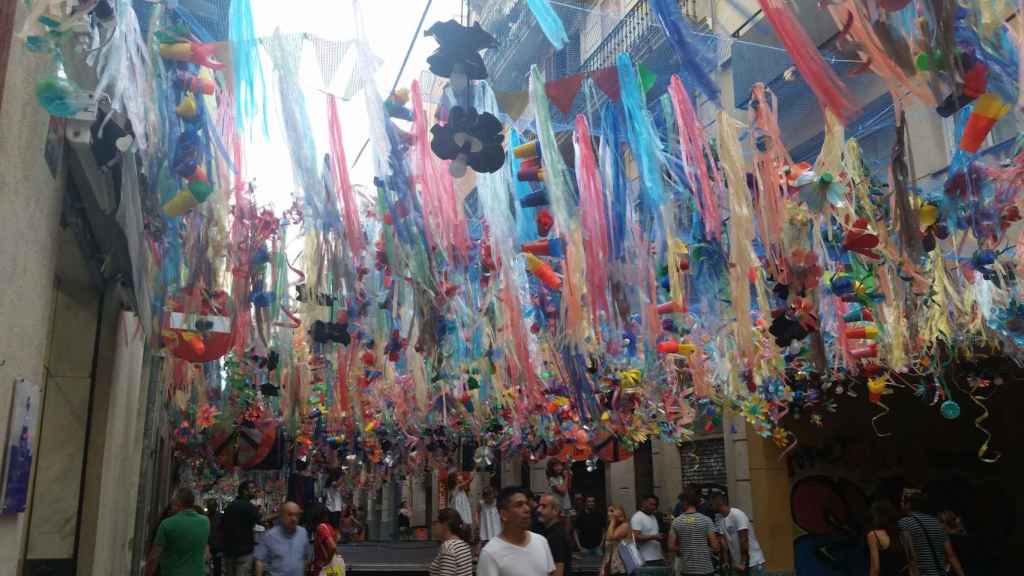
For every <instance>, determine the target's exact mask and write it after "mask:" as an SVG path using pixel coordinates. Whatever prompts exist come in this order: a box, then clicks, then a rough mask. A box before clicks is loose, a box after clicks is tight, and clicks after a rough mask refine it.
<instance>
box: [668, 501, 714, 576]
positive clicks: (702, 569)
mask: <svg viewBox="0 0 1024 576" xmlns="http://www.w3.org/2000/svg"><path fill="white" fill-rule="evenodd" d="M672 531H673V532H675V534H676V544H677V545H678V546H679V550H678V552H677V560H676V570H677V571H678V572H679V573H680V574H711V573H712V572H714V571H715V567H714V565H713V564H711V545H710V544H708V535H709V534H714V533H715V523H714V522H712V521H711V518H708V517H707V516H705V515H703V514H701V513H699V512H684V513H682V514H680V515H679V516H676V519H675V520H673V521H672Z"/></svg>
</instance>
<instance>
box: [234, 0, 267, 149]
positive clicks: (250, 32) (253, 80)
mask: <svg viewBox="0 0 1024 576" xmlns="http://www.w3.org/2000/svg"><path fill="white" fill-rule="evenodd" d="M228 18H229V23H228V38H229V39H230V41H231V62H232V71H233V72H234V75H235V76H234V79H235V85H234V90H235V124H236V126H237V127H238V131H239V133H243V132H244V130H245V125H246V124H247V123H249V122H250V121H251V120H252V119H254V118H256V115H257V114H259V115H261V116H262V117H263V134H264V135H269V129H268V128H267V114H266V112H265V111H266V109H267V85H266V81H265V80H264V78H263V65H262V64H261V63H260V52H259V46H260V44H259V39H258V38H256V31H255V29H254V27H253V23H252V5H251V3H250V0H232V2H231V9H230V11H229V14H228Z"/></svg>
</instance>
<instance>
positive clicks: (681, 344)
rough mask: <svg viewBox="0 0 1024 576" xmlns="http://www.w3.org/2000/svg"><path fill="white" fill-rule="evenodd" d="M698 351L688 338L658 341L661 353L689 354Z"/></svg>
mask: <svg viewBox="0 0 1024 576" xmlns="http://www.w3.org/2000/svg"><path fill="white" fill-rule="evenodd" d="M696 351H697V347H696V346H694V345H693V343H692V342H688V341H686V340H666V341H664V342H659V343H658V353H659V354H682V355H684V356H689V355H690V354H693V353H694V352H696Z"/></svg>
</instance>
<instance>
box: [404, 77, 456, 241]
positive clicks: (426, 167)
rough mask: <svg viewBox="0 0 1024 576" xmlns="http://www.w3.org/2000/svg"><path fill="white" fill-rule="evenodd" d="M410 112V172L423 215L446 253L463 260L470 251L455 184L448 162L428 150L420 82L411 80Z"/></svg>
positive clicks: (428, 140) (427, 134)
mask: <svg viewBox="0 0 1024 576" xmlns="http://www.w3.org/2000/svg"><path fill="white" fill-rule="evenodd" d="M412 112H413V131H412V136H413V149H414V157H413V162H414V164H413V168H414V170H413V172H414V180H415V181H416V183H417V184H419V186H420V197H421V201H422V205H423V213H424V214H423V215H424V217H425V219H426V221H427V225H428V227H430V225H431V224H432V225H433V230H432V231H431V232H432V234H431V236H432V237H433V238H434V239H435V241H437V242H440V243H441V245H442V247H443V248H444V249H445V250H446V252H447V253H448V255H449V256H452V257H454V258H456V259H465V258H466V257H467V255H468V253H469V234H468V231H467V229H466V220H465V218H463V217H462V213H461V211H460V210H459V206H460V203H459V202H458V200H457V199H456V197H455V184H454V182H452V177H451V175H450V174H449V173H448V168H447V165H446V164H447V162H446V163H444V164H442V162H441V161H440V160H438V158H437V157H436V156H434V154H433V153H432V152H431V151H430V136H429V130H428V129H427V114H426V111H425V110H424V108H423V93H422V91H421V90H420V83H419V82H413V83H412ZM428 241H429V237H428Z"/></svg>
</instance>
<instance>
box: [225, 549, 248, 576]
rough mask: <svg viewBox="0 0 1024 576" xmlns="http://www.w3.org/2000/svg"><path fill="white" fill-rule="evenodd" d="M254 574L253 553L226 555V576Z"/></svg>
mask: <svg viewBox="0 0 1024 576" xmlns="http://www.w3.org/2000/svg"><path fill="white" fill-rule="evenodd" d="M250 574H252V554H249V555H248V556H238V557H237V558H232V557H230V556H225V557H224V576H249V575H250Z"/></svg>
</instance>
